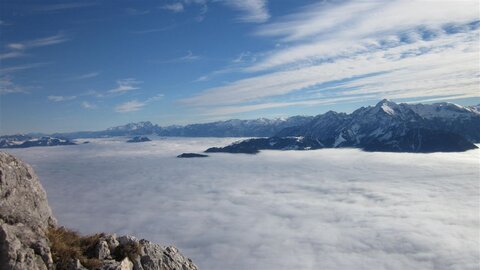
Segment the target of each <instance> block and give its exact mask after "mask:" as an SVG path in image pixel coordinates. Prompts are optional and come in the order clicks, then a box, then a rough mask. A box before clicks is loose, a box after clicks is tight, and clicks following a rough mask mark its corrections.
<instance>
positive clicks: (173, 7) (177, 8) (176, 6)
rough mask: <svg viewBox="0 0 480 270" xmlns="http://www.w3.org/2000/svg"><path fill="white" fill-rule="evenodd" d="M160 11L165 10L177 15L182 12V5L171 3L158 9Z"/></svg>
mask: <svg viewBox="0 0 480 270" xmlns="http://www.w3.org/2000/svg"><path fill="white" fill-rule="evenodd" d="M160 8H161V9H165V10H168V11H171V12H174V13H179V12H183V11H184V7H183V4H182V3H180V2H178V3H173V4H167V5H163V6H161V7H160Z"/></svg>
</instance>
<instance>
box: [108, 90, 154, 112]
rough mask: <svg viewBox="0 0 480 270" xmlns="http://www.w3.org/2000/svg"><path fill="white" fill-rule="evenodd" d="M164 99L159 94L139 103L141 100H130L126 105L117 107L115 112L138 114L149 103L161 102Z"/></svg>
mask: <svg viewBox="0 0 480 270" xmlns="http://www.w3.org/2000/svg"><path fill="white" fill-rule="evenodd" d="M162 98H163V95H162V94H158V95H156V96H153V97H150V98H148V99H146V100H144V101H139V100H136V99H134V100H130V101H127V102H125V103H122V104H119V105H117V106H116V107H115V111H116V112H119V113H128V112H136V111H139V110H141V109H143V107H145V106H146V105H148V104H149V103H151V102H154V101H158V100H161V99H162Z"/></svg>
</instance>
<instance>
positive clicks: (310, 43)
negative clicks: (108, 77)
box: [182, 1, 480, 115]
mask: <svg viewBox="0 0 480 270" xmlns="http://www.w3.org/2000/svg"><path fill="white" fill-rule="evenodd" d="M402 4H403V2H401V3H400V2H397V1H391V2H376V1H370V2H345V3H343V4H332V3H320V4H316V5H312V6H309V7H307V8H305V9H302V10H300V12H298V13H295V14H293V15H289V16H286V17H285V18H282V19H280V20H279V21H277V22H274V23H271V24H268V25H266V26H263V27H260V30H258V31H257V34H258V35H263V36H267V37H277V38H280V39H281V42H286V43H287V45H286V46H279V47H278V48H276V49H274V50H272V51H270V52H267V53H264V55H266V56H265V57H260V58H261V60H260V61H258V59H257V61H255V62H253V63H250V65H247V66H246V67H245V68H244V71H247V72H249V73H246V74H247V75H248V74H250V76H249V77H247V78H246V79H241V80H237V81H233V82H230V83H227V84H226V85H223V86H217V87H213V88H209V89H205V90H204V91H203V92H200V93H199V94H197V95H195V96H193V97H190V98H186V99H184V100H182V102H183V103H184V104H186V105H188V106H193V107H197V109H198V108H199V109H201V110H202V111H203V112H205V113H206V114H208V115H212V114H214V113H219V114H223V113H225V112H231V113H232V114H234V113H235V112H245V111H246V110H248V109H250V110H257V109H262V108H273V107H283V106H309V105H310V104H312V102H313V103H318V104H322V103H325V102H329V101H334V100H336V98H349V100H351V99H356V100H357V101H362V100H364V99H365V98H368V99H371V98H374V99H375V98H384V97H387V98H395V99H406V101H408V99H418V98H422V99H434V98H441V97H447V96H448V97H449V98H450V99H455V98H465V97H479V96H480V92H479V91H478V85H479V84H480V78H479V76H478V64H477V63H478V62H480V48H479V47H478V40H479V39H480V29H479V27H478V22H477V23H472V22H473V21H475V18H476V17H475V16H474V15H475V14H476V10H477V9H476V8H475V7H476V6H478V3H476V2H471V1H470V2H461V3H459V4H458V5H453V4H452V3H450V4H449V3H446V2H442V3H441V4H439V5H435V7H434V8H432V12H429V13H428V14H424V13H423V12H419V11H418V10H421V9H420V7H422V5H427V4H425V2H408V3H406V4H405V5H406V6H405V7H404V6H402ZM451 5H453V7H451ZM407 9H411V10H412V11H411V12H407ZM345 12H346V13H349V14H350V13H351V14H353V15H352V16H345ZM395 14H396V15H395ZM374 15H375V16H374ZM367 26H368V27H367ZM452 29H454V30H452ZM258 55H260V54H258ZM241 59H242V57H239V58H238V60H241ZM258 71H261V72H262V75H254V74H255V73H254V72H258ZM327 85H328V86H327ZM294 94H295V95H297V97H295V98H294V99H293V100H292V97H291V95H294ZM298 96H299V97H298ZM212 106H213V107H212Z"/></svg>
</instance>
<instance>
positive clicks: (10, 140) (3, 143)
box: [0, 135, 76, 148]
mask: <svg viewBox="0 0 480 270" xmlns="http://www.w3.org/2000/svg"><path fill="white" fill-rule="evenodd" d="M56 145H76V144H75V143H74V142H72V141H70V140H67V139H60V138H53V137H49V136H45V137H40V138H32V137H30V136H25V135H18V136H4V137H2V139H0V148H27V147H35V146H56Z"/></svg>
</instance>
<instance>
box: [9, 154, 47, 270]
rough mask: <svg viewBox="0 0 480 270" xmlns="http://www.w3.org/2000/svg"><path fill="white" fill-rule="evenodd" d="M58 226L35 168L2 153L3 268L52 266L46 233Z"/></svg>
mask: <svg viewBox="0 0 480 270" xmlns="http://www.w3.org/2000/svg"><path fill="white" fill-rule="evenodd" d="M55 225H56V221H55V219H54V217H53V215H52V210H51V209H50V207H49V206H48V202H47V195H46V193H45V190H44V189H43V188H42V186H41V185H40V182H39V181H38V178H37V177H36V176H35V173H34V172H33V169H32V168H31V167H30V166H29V165H27V164H25V163H23V162H22V161H20V160H18V159H16V158H15V157H13V156H11V155H8V154H6V153H2V152H0V268H1V269H2V270H3V269H19V270H20V269H32V270H34V269H51V268H52V263H53V261H52V256H51V253H50V248H49V245H48V241H47V238H46V236H45V232H46V231H47V229H48V227H49V226H55Z"/></svg>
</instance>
